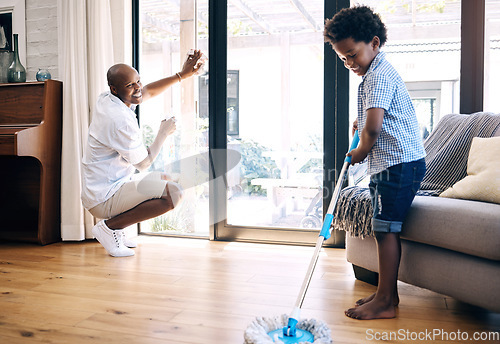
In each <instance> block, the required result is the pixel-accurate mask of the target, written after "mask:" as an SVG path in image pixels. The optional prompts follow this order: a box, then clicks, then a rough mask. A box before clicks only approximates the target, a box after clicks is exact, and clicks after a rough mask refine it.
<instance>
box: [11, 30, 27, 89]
mask: <svg viewBox="0 0 500 344" xmlns="http://www.w3.org/2000/svg"><path fill="white" fill-rule="evenodd" d="M18 36H19V35H18V34H17V33H15V34H14V61H13V62H12V64H11V65H10V67H9V70H8V72H7V75H8V81H9V82H25V81H26V69H24V67H23V65H22V64H21V61H20V60H19V45H18Z"/></svg>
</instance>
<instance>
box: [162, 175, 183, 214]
mask: <svg viewBox="0 0 500 344" xmlns="http://www.w3.org/2000/svg"><path fill="white" fill-rule="evenodd" d="M167 189H168V194H169V195H170V199H171V200H172V203H173V206H174V208H175V207H176V206H177V205H178V204H179V203H180V202H181V201H182V195H183V190H182V187H181V186H180V185H179V184H177V183H175V182H171V181H169V182H168V183H167V186H166V187H165V193H164V195H165V196H166V195H167Z"/></svg>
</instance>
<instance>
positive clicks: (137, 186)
mask: <svg viewBox="0 0 500 344" xmlns="http://www.w3.org/2000/svg"><path fill="white" fill-rule="evenodd" d="M201 56H202V53H201V52H200V51H199V50H195V51H194V53H193V54H192V55H190V56H189V57H188V58H187V59H186V62H185V63H184V65H183V67H182V70H181V71H180V72H178V73H176V74H174V75H172V76H170V77H167V78H164V79H160V80H158V81H155V82H152V83H150V84H148V85H146V86H144V87H143V86H142V84H141V80H140V76H139V73H138V72H137V71H136V70H135V69H134V68H132V67H130V66H128V65H126V64H116V65H114V66H112V67H111V68H109V70H108V74H107V79H108V85H109V91H107V92H104V93H102V94H101V95H100V96H99V99H98V100H97V103H96V106H95V109H94V112H93V115H92V123H91V124H90V127H89V135H88V140H87V146H86V149H85V153H84V157H83V160H82V174H83V178H82V179H83V182H82V184H83V185H82V203H83V205H84V207H85V208H86V209H88V210H89V212H90V213H91V214H92V215H93V216H95V217H97V218H99V219H102V220H101V221H99V222H98V223H97V224H96V225H95V226H94V227H93V228H92V233H93V235H94V237H95V238H96V239H97V240H98V241H99V242H100V243H101V244H102V245H103V246H104V248H105V249H106V251H107V252H108V254H110V255H111V256H113V257H127V256H132V255H134V251H133V250H132V249H131V248H133V247H136V244H135V243H134V242H133V241H131V240H130V239H127V238H126V236H125V234H124V231H123V229H124V228H125V227H128V226H130V225H133V224H136V223H138V222H141V221H144V220H147V219H151V218H153V217H156V216H159V215H161V214H164V213H166V212H168V211H170V210H172V209H174V208H175V207H176V206H177V204H178V203H179V202H180V200H181V199H182V189H181V187H180V186H179V185H178V184H176V183H175V182H173V181H170V180H169V178H168V176H166V175H165V174H160V173H150V174H143V173H140V174H136V173H135V172H136V170H139V171H140V172H143V171H146V170H147V169H148V168H149V167H150V166H151V165H152V164H153V162H154V161H155V159H156V157H157V156H158V154H159V153H160V150H161V147H162V145H163V143H164V142H165V139H166V138H167V137H168V136H169V135H171V134H172V133H173V132H174V131H175V129H176V126H175V119H174V118H170V119H169V120H163V121H161V123H160V128H159V130H158V133H157V135H156V138H155V140H154V142H153V143H152V144H151V146H149V147H145V146H144V144H143V142H142V133H141V131H140V129H139V126H138V124H137V118H136V114H135V112H134V110H135V107H136V106H137V105H139V104H141V103H142V102H143V101H145V100H148V99H150V98H152V97H155V96H157V95H159V94H161V93H162V92H164V91H165V90H167V89H168V88H169V87H170V86H172V85H174V84H176V83H177V82H181V81H182V80H184V79H186V78H189V77H191V76H193V75H194V74H195V73H196V72H197V71H198V70H199V69H200V68H201V67H202V63H200V58H201Z"/></svg>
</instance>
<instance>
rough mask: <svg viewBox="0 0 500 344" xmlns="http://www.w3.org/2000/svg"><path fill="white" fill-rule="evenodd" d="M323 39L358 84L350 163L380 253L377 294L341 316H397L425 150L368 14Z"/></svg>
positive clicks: (344, 15) (351, 12)
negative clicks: (359, 169) (357, 169)
mask: <svg viewBox="0 0 500 344" xmlns="http://www.w3.org/2000/svg"><path fill="white" fill-rule="evenodd" d="M324 35H325V39H326V41H327V42H329V43H330V44H331V45H332V47H333V49H334V50H335V52H336V53H337V55H338V56H339V58H340V59H341V60H342V61H343V62H344V65H345V67H346V68H348V69H350V70H352V71H353V72H354V73H355V74H357V75H359V76H362V77H363V79H362V81H361V84H360V85H359V88H358V116H357V120H356V121H355V122H354V125H353V131H354V130H356V129H357V130H358V131H359V134H360V143H359V145H358V148H356V149H354V150H352V151H351V152H350V153H349V154H348V155H350V156H351V157H352V161H351V163H352V164H356V163H358V162H361V161H363V160H364V159H365V158H366V159H367V163H368V173H369V174H370V194H371V201H372V205H373V210H374V211H373V220H372V226H373V231H374V233H375V239H376V242H377V251H378V264H379V284H378V288H377V292H376V293H375V294H373V295H370V296H368V297H366V298H364V299H360V300H358V301H357V302H356V306H355V307H354V308H350V309H348V310H346V311H345V314H346V315H347V316H348V317H351V318H354V319H383V318H394V317H395V316H396V308H395V306H396V305H397V304H398V303H399V297H398V292H397V279H398V269H399V261H400V259H401V242H400V238H399V233H400V232H401V225H402V223H403V221H404V219H405V217H406V214H407V213H408V210H409V208H410V206H411V203H412V202H413V198H414V197H415V193H416V192H417V191H418V189H419V187H420V182H421V181H422V178H423V176H424V173H425V159H424V158H425V150H424V147H423V144H422V139H421V137H420V131H419V125H418V122H417V118H416V114H415V109H414V107H413V105H412V102H411V99H410V96H409V94H408V90H407V89H406V86H405V84H404V82H403V80H402V79H401V77H400V76H399V74H398V73H397V72H396V70H395V69H394V68H393V67H392V65H391V64H390V63H389V62H388V61H387V60H386V58H385V53H384V52H382V51H380V48H381V47H382V46H383V45H384V43H385V42H386V40H387V29H386V27H385V25H384V23H383V22H382V21H381V19H380V17H379V16H378V14H376V13H374V12H373V11H372V10H371V9H370V8H369V7H366V6H356V7H352V8H346V9H343V10H341V11H340V12H339V13H337V14H336V15H335V16H334V17H333V18H332V19H329V20H327V21H326V24H325V32H324Z"/></svg>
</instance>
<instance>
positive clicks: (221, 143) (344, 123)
mask: <svg viewBox="0 0 500 344" xmlns="http://www.w3.org/2000/svg"><path fill="white" fill-rule="evenodd" d="M349 6H350V1H349V0H335V1H331V0H330V1H329V0H325V1H324V16H325V19H326V18H331V17H332V16H333V15H334V14H335V13H337V12H338V11H339V10H340V9H342V8H344V7H349ZM208 30H209V40H208V42H209V43H208V49H209V54H210V59H209V73H210V77H209V149H210V150H213V149H227V139H226V132H227V127H226V97H227V89H226V75H227V74H226V73H227V0H209V26H208ZM348 84H349V77H348V70H347V69H346V68H345V67H344V66H343V64H342V62H341V61H340V60H339V59H338V58H337V55H336V54H335V52H334V51H333V49H332V48H331V47H330V45H327V44H325V45H324V91H323V92H324V105H323V108H324V111H323V113H324V115H323V118H324V129H323V130H324V133H323V144H324V145H323V146H324V160H323V162H324V173H323V175H324V177H323V190H324V191H323V192H324V196H325V198H324V199H323V202H324V204H326V205H328V203H329V201H330V199H329V198H330V197H331V193H332V192H329V191H333V188H334V185H335V180H336V179H337V177H338V172H340V170H341V168H342V164H343V161H344V158H345V152H346V151H347V149H348V145H349V118H348V115H347V114H348V104H349V87H348ZM337 85H345V86H344V87H337ZM216 159H219V160H216ZM211 166H212V168H213V169H214V170H215V167H216V166H217V167H218V168H220V169H223V170H226V166H227V161H226V159H225V158H224V157H221V156H220V155H215V154H214V155H213V160H212V161H211ZM337 171H338V172H337ZM213 172H214V175H218V174H217V173H216V171H213ZM219 184H220V183H219ZM226 199H227V197H226V188H225V187H224V185H217V188H214V189H211V190H210V214H211V219H210V220H211V221H210V223H211V224H213V225H211V228H210V239H211V240H224V241H246V242H266V243H280V244H301V245H313V244H314V243H315V242H316V239H317V236H318V233H319V230H304V229H298V228H276V227H246V226H235V225H228V224H227V221H226V220H222V221H219V222H216V223H214V222H215V221H213V219H225V218H226V215H225V214H226V211H227V203H226ZM326 208H327V206H324V207H323V209H325V210H326ZM325 210H324V211H325ZM344 242H345V241H344V233H337V232H334V233H332V237H331V238H330V239H329V240H328V241H327V242H325V246H336V247H343V246H344Z"/></svg>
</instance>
